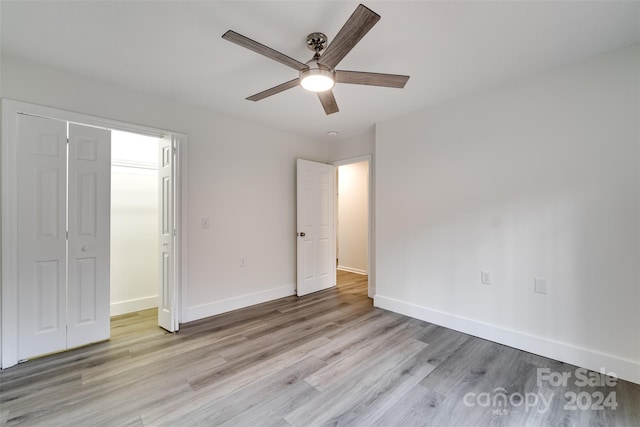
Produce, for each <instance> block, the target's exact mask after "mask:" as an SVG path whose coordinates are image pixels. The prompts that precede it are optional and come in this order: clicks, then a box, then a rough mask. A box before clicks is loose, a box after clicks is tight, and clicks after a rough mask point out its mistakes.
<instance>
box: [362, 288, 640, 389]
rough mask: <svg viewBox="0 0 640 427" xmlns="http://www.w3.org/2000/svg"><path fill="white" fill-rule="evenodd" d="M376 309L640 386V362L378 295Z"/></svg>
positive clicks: (375, 299) (374, 303)
mask: <svg viewBox="0 0 640 427" xmlns="http://www.w3.org/2000/svg"><path fill="white" fill-rule="evenodd" d="M373 301H374V302H373V305H374V306H376V307H380V308H383V309H385V310H389V311H393V312H395V313H400V314H404V315H405V316H410V317H413V318H416V319H420V320H424V321H425V322H429V323H434V324H436V325H440V326H444V327H446V328H449V329H454V330H456V331H460V332H464V333H466V334H469V335H473V336H476V337H479V338H484V339H487V340H489V341H494V342H497V343H500V344H504V345H508V346H509V347H514V348H517V349H520V350H524V351H528V352H530V353H534V354H538V355H540V356H544V357H548V358H550V359H554V360H559V361H561V362H565V363H569V364H572V365H576V366H578V367H581V368H587V369H591V370H593V371H596V372H598V371H600V369H605V370H606V372H611V373H615V374H616V376H617V377H618V378H621V379H624V380H627V381H631V382H634V383H636V384H640V362H639V361H634V360H629V359H624V358H620V357H617V356H614V355H611V354H604V353H600V352H598V351H595V350H590V349H586V348H582V347H578V346H574V345H571V344H567V343H563V342H559V341H554V340H551V339H548V338H544V337H540V336H536V335H531V334H527V333H524V332H520V331H515V330H512V329H508V328H504V327H501V326H497V325H493V324H489V323H484V322H480V321H477V320H473V319H468V318H465V317H461V316H457V315H453V314H449V313H445V312H441V311H436V310H432V309H429V308H426V307H422V306H419V305H416V304H412V303H408V302H405V301H399V300H396V299H393V298H388V297H385V296H381V295H376V296H375V297H374V300H373Z"/></svg>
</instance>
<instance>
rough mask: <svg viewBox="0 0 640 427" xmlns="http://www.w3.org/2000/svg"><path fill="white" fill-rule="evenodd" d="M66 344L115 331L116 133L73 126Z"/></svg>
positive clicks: (71, 125) (86, 340)
mask: <svg viewBox="0 0 640 427" xmlns="http://www.w3.org/2000/svg"><path fill="white" fill-rule="evenodd" d="M68 176H69V189H68V191H69V193H68V203H69V207H68V218H69V219H68V227H69V238H68V243H67V244H68V257H67V259H68V273H67V274H68V285H67V286H68V288H67V289H68V291H67V292H68V296H67V313H68V316H67V325H68V331H67V347H76V346H79V345H84V344H88V343H91V342H96V341H101V340H106V339H108V338H109V335H110V316H109V298H110V294H109V286H110V281H109V273H110V272H109V266H110V262H109V257H110V214H111V132H110V131H108V130H106V129H99V128H94V127H88V126H81V125H77V124H74V123H70V124H69V175H68Z"/></svg>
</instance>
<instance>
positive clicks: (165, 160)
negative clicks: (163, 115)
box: [158, 136, 178, 332]
mask: <svg viewBox="0 0 640 427" xmlns="http://www.w3.org/2000/svg"><path fill="white" fill-rule="evenodd" d="M173 144H174V141H173V138H172V137H170V136H167V137H164V138H162V139H161V140H160V143H159V162H158V182H159V191H158V194H159V197H160V200H159V206H160V221H159V223H160V230H159V231H160V283H159V289H158V325H160V327H162V328H164V329H166V330H167V331H169V332H175V331H177V330H178V317H177V301H176V299H177V298H176V290H175V278H174V273H175V265H174V250H173V249H174V241H175V224H174V217H175V215H174V203H173V197H174V181H175V180H174V168H173V164H174V155H175V149H174V146H173Z"/></svg>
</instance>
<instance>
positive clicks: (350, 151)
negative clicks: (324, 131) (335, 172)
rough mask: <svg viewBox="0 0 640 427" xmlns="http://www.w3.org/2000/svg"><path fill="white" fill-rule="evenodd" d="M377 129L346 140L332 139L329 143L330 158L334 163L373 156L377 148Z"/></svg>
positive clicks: (373, 128)
mask: <svg viewBox="0 0 640 427" xmlns="http://www.w3.org/2000/svg"><path fill="white" fill-rule="evenodd" d="M375 136H376V134H375V127H372V128H371V129H369V130H367V131H366V132H363V133H361V134H359V135H355V136H352V137H350V138H346V139H338V140H334V139H330V140H329V141H328V142H327V145H328V147H329V157H330V158H331V159H332V160H333V161H338V160H347V159H352V158H355V157H362V156H365V155H368V154H372V153H373V150H374V147H375Z"/></svg>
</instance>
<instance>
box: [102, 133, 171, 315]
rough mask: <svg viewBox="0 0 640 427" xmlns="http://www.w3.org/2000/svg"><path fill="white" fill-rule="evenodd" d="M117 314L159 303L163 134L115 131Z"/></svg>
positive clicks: (113, 261)
mask: <svg viewBox="0 0 640 427" xmlns="http://www.w3.org/2000/svg"><path fill="white" fill-rule="evenodd" d="M111 157H112V167H111V269H110V271H111V315H112V316H115V315H118V314H125V313H131V312H134V311H139V310H146V309H149V308H154V307H157V306H158V280H159V253H160V251H159V247H158V245H159V243H158V240H159V231H158V229H159V226H158V215H159V211H160V209H159V207H158V140H157V138H150V137H145V136H140V135H133V134H130V133H126V132H115V131H114V132H112V133H111Z"/></svg>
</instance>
